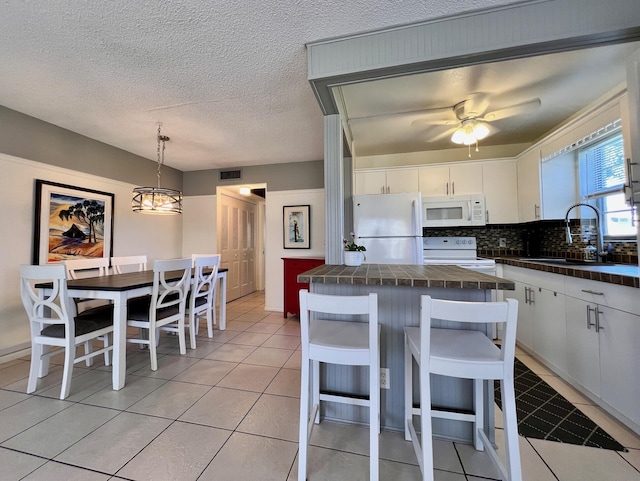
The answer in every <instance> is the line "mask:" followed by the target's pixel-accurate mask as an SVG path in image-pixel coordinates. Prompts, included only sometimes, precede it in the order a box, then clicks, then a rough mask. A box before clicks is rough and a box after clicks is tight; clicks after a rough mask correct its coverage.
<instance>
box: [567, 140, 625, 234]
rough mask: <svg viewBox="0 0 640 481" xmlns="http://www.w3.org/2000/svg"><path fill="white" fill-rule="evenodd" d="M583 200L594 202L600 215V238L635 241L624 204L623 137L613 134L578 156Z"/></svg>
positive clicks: (581, 151) (585, 149) (582, 151)
mask: <svg viewBox="0 0 640 481" xmlns="http://www.w3.org/2000/svg"><path fill="white" fill-rule="evenodd" d="M579 161H580V177H581V179H582V182H581V185H582V189H581V190H582V192H581V193H582V196H583V197H584V198H586V199H595V201H596V207H597V208H598V209H599V210H600V212H601V213H602V216H603V219H602V222H601V223H602V229H603V235H605V236H606V237H609V238H634V237H635V235H636V229H635V226H634V225H633V223H632V212H631V208H630V207H629V205H628V204H627V202H626V199H625V194H624V190H623V186H624V184H625V182H626V177H625V170H624V149H623V143H622V135H621V134H615V135H613V136H610V137H608V138H606V139H604V140H602V141H600V142H598V143H596V144H593V145H591V146H589V147H586V148H584V149H581V150H580V152H579Z"/></svg>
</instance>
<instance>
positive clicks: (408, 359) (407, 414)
mask: <svg viewBox="0 0 640 481" xmlns="http://www.w3.org/2000/svg"><path fill="white" fill-rule="evenodd" d="M410 422H413V356H412V355H411V352H410V351H409V346H408V345H407V335H406V334H405V335H404V440H405V441H411V433H410V432H409V423H410Z"/></svg>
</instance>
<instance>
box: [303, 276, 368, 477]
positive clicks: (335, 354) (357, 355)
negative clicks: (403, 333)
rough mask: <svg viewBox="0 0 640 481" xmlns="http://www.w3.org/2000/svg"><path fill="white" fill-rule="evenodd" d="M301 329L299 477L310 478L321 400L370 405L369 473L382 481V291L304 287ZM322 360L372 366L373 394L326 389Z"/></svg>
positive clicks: (331, 362)
mask: <svg viewBox="0 0 640 481" xmlns="http://www.w3.org/2000/svg"><path fill="white" fill-rule="evenodd" d="M327 314H328V317H327V316H326V315H327ZM337 316H339V317H340V318H341V319H345V316H346V317H350V318H352V320H335V318H336V317H337ZM300 332H301V340H302V368H301V381H300V433H299V439H298V446H299V451H298V481H305V480H306V478H307V457H308V447H309V438H310V437H311V431H312V429H313V426H314V423H315V424H317V423H319V422H320V414H321V412H320V411H321V410H320V402H321V401H329V402H335V403H343V404H351V405H356V406H368V407H369V456H370V459H369V479H370V480H371V481H377V480H378V475H379V459H378V458H379V455H378V451H379V448H378V446H379V434H380V350H379V338H380V326H379V324H378V296H377V294H368V295H364V296H333V295H323V294H311V293H309V292H308V291H307V290H306V289H302V290H301V291H300ZM321 362H323V363H330V364H342V365H347V366H368V367H369V399H361V398H356V397H350V396H342V395H339V394H328V393H326V394H325V393H321V392H320V379H319V377H320V363H321ZM354 387H355V386H354ZM309 390H311V399H309ZM310 405H311V409H310Z"/></svg>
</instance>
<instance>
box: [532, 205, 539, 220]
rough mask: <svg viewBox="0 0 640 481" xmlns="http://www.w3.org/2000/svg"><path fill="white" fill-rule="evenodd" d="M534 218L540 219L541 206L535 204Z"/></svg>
mask: <svg viewBox="0 0 640 481" xmlns="http://www.w3.org/2000/svg"><path fill="white" fill-rule="evenodd" d="M533 218H534V219H539V218H540V206H539V205H538V204H533Z"/></svg>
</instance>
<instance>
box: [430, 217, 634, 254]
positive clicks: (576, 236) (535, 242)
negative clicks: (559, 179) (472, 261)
mask: <svg viewBox="0 0 640 481" xmlns="http://www.w3.org/2000/svg"><path fill="white" fill-rule="evenodd" d="M593 227H594V226H593V225H589V223H588V221H584V220H583V221H582V224H580V220H579V219H573V220H572V221H571V234H572V239H573V243H572V244H568V243H567V240H566V227H565V223H564V221H563V220H541V221H536V222H528V223H525V224H493V225H486V226H479V227H435V228H432V227H429V228H423V229H422V235H423V236H424V237H437V236H470V237H475V238H476V240H477V242H478V255H480V256H489V257H497V256H510V257H511V256H515V257H562V258H570V259H576V258H577V259H580V258H582V253H583V249H584V247H585V246H586V245H587V243H588V240H589V239H591V243H592V244H594V245H595V244H596V239H595V229H594V228H593ZM501 239H502V240H504V245H505V247H500V240H501ZM610 244H611V254H610V256H609V259H608V261H610V262H615V263H617V264H638V245H637V243H636V242H611V243H610Z"/></svg>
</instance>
